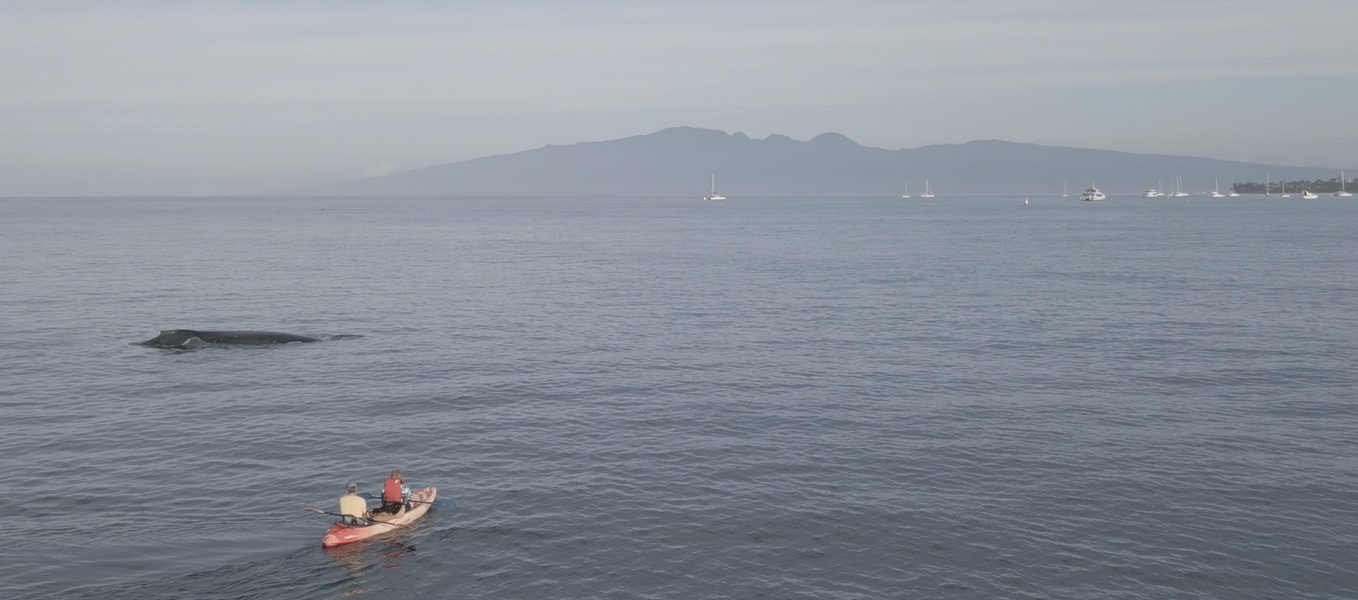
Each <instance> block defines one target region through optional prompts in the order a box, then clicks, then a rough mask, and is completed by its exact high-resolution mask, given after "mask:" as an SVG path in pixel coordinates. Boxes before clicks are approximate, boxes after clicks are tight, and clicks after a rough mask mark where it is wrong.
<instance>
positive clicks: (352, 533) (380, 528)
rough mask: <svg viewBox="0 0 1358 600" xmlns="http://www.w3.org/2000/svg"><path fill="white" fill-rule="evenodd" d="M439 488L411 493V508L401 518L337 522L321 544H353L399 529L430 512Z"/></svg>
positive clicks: (430, 487)
mask: <svg viewBox="0 0 1358 600" xmlns="http://www.w3.org/2000/svg"><path fill="white" fill-rule="evenodd" d="M437 494H438V490H435V489H434V486H432V485H431V486H429V487H427V488H424V489H422V490H420V491H418V492H415V493H414V494H411V495H410V500H411V509H410V510H408V511H406V512H405V514H403V515H401V516H400V517H399V518H395V519H392V520H390V521H385V522H381V523H373V524H371V525H344V524H342V523H335V524H334V525H331V526H330V530H329V531H327V532H325V537H323V538H321V545H322V546H325V547H327V548H329V547H331V546H339V545H341V544H352V543H354V542H358V541H362V540H366V539H368V538H370V537H373V536H377V535H381V534H384V533H386V532H388V531H392V530H394V529H399V528H401V527H404V526H406V525H409V524H411V523H414V522H415V521H417V520H419V519H420V517H423V516H424V515H425V513H427V512H429V507H430V506H431V503H432V502H434V496H436V495H437Z"/></svg>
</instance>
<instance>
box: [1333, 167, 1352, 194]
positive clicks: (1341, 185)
mask: <svg viewBox="0 0 1358 600" xmlns="http://www.w3.org/2000/svg"><path fill="white" fill-rule="evenodd" d="M1334 195H1336V196H1339V197H1342V198H1347V197H1349V196H1352V195H1353V194H1352V193H1351V192H1349V191H1348V190H1345V189H1344V172H1343V171H1340V172H1339V191H1337V192H1335V193H1334Z"/></svg>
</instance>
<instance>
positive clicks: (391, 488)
mask: <svg viewBox="0 0 1358 600" xmlns="http://www.w3.org/2000/svg"><path fill="white" fill-rule="evenodd" d="M403 485H405V482H404V481H401V480H400V479H396V478H394V477H388V478H387V482H386V483H384V484H382V501H383V502H400V501H401V486H403Z"/></svg>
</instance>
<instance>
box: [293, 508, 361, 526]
mask: <svg viewBox="0 0 1358 600" xmlns="http://www.w3.org/2000/svg"><path fill="white" fill-rule="evenodd" d="M302 510H304V511H307V512H314V513H316V514H321V515H331V516H335V517H340V518H343V517H352V518H354V519H358V520H360V521H363V522H365V523H367V524H369V525H372V524H373V523H375V522H376V521H373V520H372V519H365V518H363V517H354V516H353V515H346V514H342V513H337V512H330V511H326V510H321V509H319V508H303V509H302Z"/></svg>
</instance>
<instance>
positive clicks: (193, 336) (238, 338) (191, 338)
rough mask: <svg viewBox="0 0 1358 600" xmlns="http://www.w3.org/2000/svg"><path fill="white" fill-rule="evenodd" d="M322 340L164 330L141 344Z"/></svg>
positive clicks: (173, 345) (287, 335) (279, 334)
mask: <svg viewBox="0 0 1358 600" xmlns="http://www.w3.org/2000/svg"><path fill="white" fill-rule="evenodd" d="M319 341H320V338H314V337H311V336H308V335H298V334H295V333H282V332H278V331H198V330H196V329H163V330H161V332H160V335H158V336H156V337H153V338H151V339H149V340H146V341H144V342H142V343H141V345H143V346H151V347H154V348H188V347H191V346H193V345H195V344H198V343H208V344H237V345H245V346H267V345H271V344H290V343H293V342H319Z"/></svg>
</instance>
